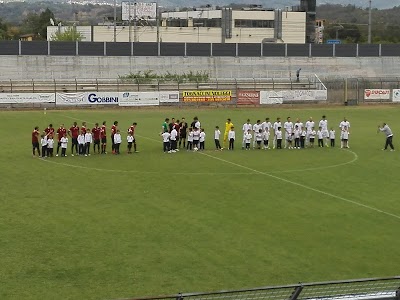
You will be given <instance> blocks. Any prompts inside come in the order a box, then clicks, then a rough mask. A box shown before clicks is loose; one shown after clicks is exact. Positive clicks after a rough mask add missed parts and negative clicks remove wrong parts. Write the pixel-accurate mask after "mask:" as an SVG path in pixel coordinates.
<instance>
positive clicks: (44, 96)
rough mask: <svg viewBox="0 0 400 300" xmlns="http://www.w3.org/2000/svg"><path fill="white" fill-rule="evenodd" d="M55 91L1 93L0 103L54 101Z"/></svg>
mask: <svg viewBox="0 0 400 300" xmlns="http://www.w3.org/2000/svg"><path fill="white" fill-rule="evenodd" d="M54 102H56V95H55V94H54V93H0V103H54Z"/></svg>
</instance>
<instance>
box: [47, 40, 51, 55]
mask: <svg viewBox="0 0 400 300" xmlns="http://www.w3.org/2000/svg"><path fill="white" fill-rule="evenodd" d="M47 55H50V41H47Z"/></svg>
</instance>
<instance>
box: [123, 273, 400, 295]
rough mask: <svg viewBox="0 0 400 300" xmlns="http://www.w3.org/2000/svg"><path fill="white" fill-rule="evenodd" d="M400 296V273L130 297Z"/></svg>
mask: <svg viewBox="0 0 400 300" xmlns="http://www.w3.org/2000/svg"><path fill="white" fill-rule="evenodd" d="M322 299H325V300H327V299H329V300H400V277H390V278H373V279H357V280H348V281H334V282H321V283H305V284H301V283H299V284H295V285H287V286H275V287H263V288H255V289H246V290H236V291H221V292H213V293H185V294H182V293H179V294H176V295H170V296H159V297H147V298H131V300H322Z"/></svg>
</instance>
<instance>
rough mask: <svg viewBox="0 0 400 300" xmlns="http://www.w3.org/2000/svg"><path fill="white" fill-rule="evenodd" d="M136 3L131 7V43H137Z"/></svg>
mask: <svg viewBox="0 0 400 300" xmlns="http://www.w3.org/2000/svg"><path fill="white" fill-rule="evenodd" d="M136 4H137V3H136V2H135V3H134V6H133V41H134V42H135V43H136V42H137V20H136V18H137V16H136Z"/></svg>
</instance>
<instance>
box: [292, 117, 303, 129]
mask: <svg viewBox="0 0 400 300" xmlns="http://www.w3.org/2000/svg"><path fill="white" fill-rule="evenodd" d="M296 126H297V128H298V129H299V130H300V131H303V127H304V124H303V122H301V120H300V119H299V118H297V120H296V123H294V127H295V128H296Z"/></svg>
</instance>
